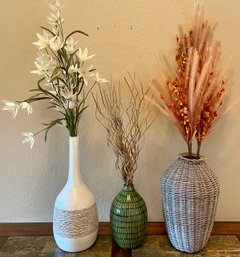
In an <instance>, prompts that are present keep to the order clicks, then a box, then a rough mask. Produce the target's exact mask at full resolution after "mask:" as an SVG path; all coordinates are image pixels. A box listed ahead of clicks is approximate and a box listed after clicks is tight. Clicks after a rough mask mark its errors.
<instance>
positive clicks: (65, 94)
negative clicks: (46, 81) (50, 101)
mask: <svg viewBox="0 0 240 257" xmlns="http://www.w3.org/2000/svg"><path fill="white" fill-rule="evenodd" d="M76 94H77V93H75V94H73V90H69V89H66V90H65V91H64V90H61V95H62V96H63V97H64V98H65V99H66V100H69V99H71V98H73V97H74V96H75V95H76Z"/></svg>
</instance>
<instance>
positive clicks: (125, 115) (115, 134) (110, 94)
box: [93, 75, 153, 185]
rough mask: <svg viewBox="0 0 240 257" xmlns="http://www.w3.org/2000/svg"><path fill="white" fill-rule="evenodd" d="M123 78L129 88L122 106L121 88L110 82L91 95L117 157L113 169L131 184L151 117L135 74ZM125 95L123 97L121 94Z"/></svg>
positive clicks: (141, 87) (125, 181) (97, 115)
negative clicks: (97, 93)
mask: <svg viewBox="0 0 240 257" xmlns="http://www.w3.org/2000/svg"><path fill="white" fill-rule="evenodd" d="M129 77H130V78H129V79H126V78H124V81H125V84H126V86H127V89H128V91H129V99H128V100H129V101H128V103H127V105H126V106H125V104H124V102H125V101H123V99H122V97H121V90H120V88H122V87H123V84H121V83H120V82H119V84H118V86H116V85H115V84H114V83H109V84H107V85H106V86H105V87H99V92H100V97H99V98H96V97H94V96H93V97H94V101H95V104H96V118H97V120H98V121H99V122H100V123H101V124H102V126H103V127H104V128H105V130H106V131H107V142H108V145H109V146H111V147H112V149H113V151H114V153H115V155H116V157H117V160H116V169H117V170H118V171H120V175H121V177H122V179H123V180H124V183H125V184H127V185H132V183H133V177H134V173H135V172H136V169H137V160H138V157H139V153H140V150H141V146H140V141H141V139H142V138H143V136H144V134H145V132H146V131H147V129H148V128H149V127H150V126H151V124H152V122H153V118H151V115H150V112H149V109H148V107H149V104H148V102H146V100H145V95H146V93H147V92H144V89H143V86H142V84H141V83H139V84H138V83H136V80H135V77H132V76H131V75H129ZM124 98H126V97H124Z"/></svg>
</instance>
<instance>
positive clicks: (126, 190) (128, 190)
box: [123, 184, 135, 192]
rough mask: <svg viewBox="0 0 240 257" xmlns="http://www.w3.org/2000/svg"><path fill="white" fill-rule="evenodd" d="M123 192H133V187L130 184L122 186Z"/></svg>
mask: <svg viewBox="0 0 240 257" xmlns="http://www.w3.org/2000/svg"><path fill="white" fill-rule="evenodd" d="M123 191H125V192H131V191H135V188H134V185H133V184H131V185H127V184H124V186H123Z"/></svg>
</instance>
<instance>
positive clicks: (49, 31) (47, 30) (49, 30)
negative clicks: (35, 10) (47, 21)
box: [40, 26, 56, 37]
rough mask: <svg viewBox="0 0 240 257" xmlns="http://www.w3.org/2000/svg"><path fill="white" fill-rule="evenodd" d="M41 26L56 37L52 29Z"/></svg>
mask: <svg viewBox="0 0 240 257" xmlns="http://www.w3.org/2000/svg"><path fill="white" fill-rule="evenodd" d="M40 28H42V29H44V30H46V31H48V32H49V33H50V34H52V35H53V36H54V37H55V36H56V35H55V34H54V33H53V32H52V31H51V30H50V29H48V28H46V27H43V26H40Z"/></svg>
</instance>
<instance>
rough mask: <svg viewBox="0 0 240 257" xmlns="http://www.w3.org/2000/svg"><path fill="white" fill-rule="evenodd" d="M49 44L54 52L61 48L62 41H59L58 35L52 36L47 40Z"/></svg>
mask: <svg viewBox="0 0 240 257" xmlns="http://www.w3.org/2000/svg"><path fill="white" fill-rule="evenodd" d="M49 46H50V48H51V49H52V50H53V51H54V52H57V51H58V50H59V49H61V48H62V46H63V42H61V39H60V37H53V38H52V39H50V41H49Z"/></svg>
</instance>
